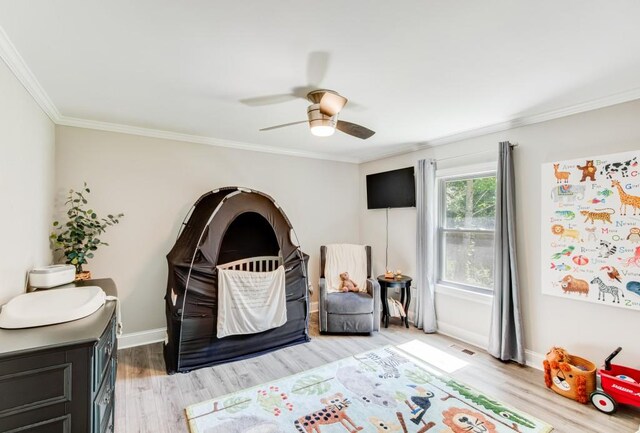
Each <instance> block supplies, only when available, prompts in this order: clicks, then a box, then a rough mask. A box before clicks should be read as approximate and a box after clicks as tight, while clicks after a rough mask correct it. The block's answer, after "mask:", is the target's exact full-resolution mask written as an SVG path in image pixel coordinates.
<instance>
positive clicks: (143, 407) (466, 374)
mask: <svg viewBox="0 0 640 433" xmlns="http://www.w3.org/2000/svg"><path fill="white" fill-rule="evenodd" d="M313 319H315V320H317V316H315V317H313ZM396 321H397V319H396ZM312 323H315V321H314V320H312ZM311 336H312V341H311V342H310V343H307V344H301V345H298V346H295V347H290V348H286V349H283V350H279V351H277V352H272V353H269V354H267V355H263V356H260V357H257V358H252V359H247V360H244V361H239V362H234V363H230V364H225V365H220V366H216V367H210V368H203V369H200V370H196V371H193V372H191V373H187V374H174V375H171V376H169V375H167V374H166V373H165V370H164V361H163V357H162V345H161V344H160V343H158V344H152V345H148V346H140V347H135V348H131V349H124V350H120V351H119V352H118V357H119V366H118V376H117V381H116V409H115V410H116V413H115V419H116V424H115V432H116V433H141V432H149V433H164V432H188V427H187V424H186V421H185V416H184V409H185V407H187V406H188V405H190V404H193V403H198V402H200V401H203V400H208V399H211V398H214V397H218V396H221V395H224V394H227V393H230V392H235V391H239V390H241V389H244V388H248V387H251V386H254V385H258V384H260V383H263V382H269V381H272V380H275V379H278V378H281V377H285V376H289V375H291V374H295V373H299V372H301V371H304V370H308V369H311V368H315V367H319V366H321V365H323V364H325V363H327V362H331V361H335V360H338V359H341V358H345V357H347V356H350V355H353V354H357V353H360V352H364V351H367V350H370V349H375V348H377V347H381V346H384V345H388V344H391V345H397V344H401V343H404V342H407V341H410V340H414V339H417V340H420V341H422V342H424V343H427V344H430V345H432V346H435V347H438V348H440V349H443V350H445V351H447V352H449V353H451V354H453V355H455V356H457V357H459V358H461V359H464V360H465V361H466V362H468V363H469V365H468V366H466V367H464V368H462V369H460V370H458V371H456V372H455V373H454V374H453V376H455V377H456V378H457V379H459V380H461V381H463V382H465V383H467V384H468V385H471V386H472V387H474V388H476V389H478V390H481V391H483V392H485V393H486V394H488V395H490V396H493V397H495V398H496V399H499V400H502V401H504V402H507V403H509V404H510V405H512V406H514V407H516V408H518V409H521V410H523V411H525V412H528V413H530V414H531V415H533V416H536V417H538V418H540V419H542V420H544V421H546V422H548V423H549V424H551V425H553V426H554V427H555V430H554V432H557V433H632V432H633V433H635V432H636V431H637V430H638V425H639V424H640V411H638V410H637V409H634V408H629V407H625V408H622V409H621V410H619V411H618V412H617V413H616V414H615V415H614V416H608V415H605V414H602V413H600V412H598V411H596V410H595V409H594V408H593V407H592V406H591V405H581V404H578V403H575V402H573V401H571V400H568V399H565V398H563V397H561V396H559V395H557V394H555V393H553V392H552V391H551V390H549V389H547V388H546V387H545V386H544V381H543V377H542V372H541V371H539V370H535V369H533V368H530V367H526V368H522V367H519V366H517V365H515V364H511V363H501V362H499V361H496V360H495V359H493V358H492V357H491V356H489V355H487V354H486V353H485V352H483V351H477V353H476V355H473V356H469V355H464V354H462V353H460V352H458V351H455V350H454V349H451V348H450V347H449V345H450V344H452V343H457V344H459V345H461V346H465V345H464V344H463V343H460V342H457V341H455V340H453V339H451V338H448V337H445V336H442V335H427V334H424V333H423V332H422V331H419V330H417V329H415V328H413V327H412V328H411V329H406V328H403V327H400V326H399V325H398V324H396V322H393V324H389V328H387V329H383V330H382V331H380V332H379V333H377V334H375V335H374V336H324V335H319V334H318V332H317V327H316V326H312V329H311ZM467 347H469V346H467ZM474 350H477V349H475V348H474Z"/></svg>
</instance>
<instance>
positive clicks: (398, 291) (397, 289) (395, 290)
mask: <svg viewBox="0 0 640 433" xmlns="http://www.w3.org/2000/svg"><path fill="white" fill-rule="evenodd" d="M393 292H394V293H395V294H396V295H399V294H400V287H394V288H393Z"/></svg>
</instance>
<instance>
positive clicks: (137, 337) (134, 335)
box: [118, 328, 167, 349]
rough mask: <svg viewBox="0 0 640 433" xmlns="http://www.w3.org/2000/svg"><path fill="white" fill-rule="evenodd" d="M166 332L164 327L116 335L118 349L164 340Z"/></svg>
mask: <svg viewBox="0 0 640 433" xmlns="http://www.w3.org/2000/svg"><path fill="white" fill-rule="evenodd" d="M166 334H167V329H166V328H157V329H150V330H148V331H140V332H131V333H129V334H123V335H121V336H120V337H118V349H127V348H129V347H136V346H144V345H146V344H152V343H158V342H160V341H164V338H165V336H166Z"/></svg>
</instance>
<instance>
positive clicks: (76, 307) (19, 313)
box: [0, 286, 106, 329]
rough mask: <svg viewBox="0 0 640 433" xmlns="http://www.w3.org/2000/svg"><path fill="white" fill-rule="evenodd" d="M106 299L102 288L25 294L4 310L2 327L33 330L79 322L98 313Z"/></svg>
mask: <svg viewBox="0 0 640 433" xmlns="http://www.w3.org/2000/svg"><path fill="white" fill-rule="evenodd" d="M105 300H106V295H105V293H104V291H103V290H102V289H101V288H100V287H98V286H86V287H70V288H67V289H51V290H40V291H36V292H31V293H25V294H23V295H19V296H16V297H15V298H13V299H11V300H10V301H9V302H8V303H6V304H5V305H4V306H3V307H2V311H0V328H5V329H18V328H33V327H36V326H45V325H53V324H55V323H63V322H70V321H72V320H78V319H81V318H83V317H86V316H88V315H90V314H93V313H94V312H96V311H97V310H98V309H99V308H100V307H102V306H103V305H104V303H105Z"/></svg>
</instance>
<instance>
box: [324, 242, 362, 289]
mask: <svg viewBox="0 0 640 433" xmlns="http://www.w3.org/2000/svg"><path fill="white" fill-rule="evenodd" d="M323 271H324V272H323V275H324V277H325V278H326V279H327V290H328V291H329V292H337V291H338V287H340V274H341V273H343V272H348V273H349V276H350V277H351V279H352V280H353V281H355V283H356V284H357V285H358V289H360V291H361V292H365V291H366V287H365V284H366V280H367V252H366V249H365V247H364V245H353V244H331V245H327V257H326V265H325V268H324V270H323Z"/></svg>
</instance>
